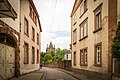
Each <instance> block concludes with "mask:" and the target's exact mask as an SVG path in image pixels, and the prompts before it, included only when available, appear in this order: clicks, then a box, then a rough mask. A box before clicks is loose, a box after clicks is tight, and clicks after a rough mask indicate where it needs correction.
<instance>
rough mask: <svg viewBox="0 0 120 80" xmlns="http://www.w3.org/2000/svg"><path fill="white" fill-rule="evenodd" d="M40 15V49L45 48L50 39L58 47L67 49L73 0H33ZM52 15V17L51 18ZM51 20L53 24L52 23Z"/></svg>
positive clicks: (43, 49)
mask: <svg viewBox="0 0 120 80" xmlns="http://www.w3.org/2000/svg"><path fill="white" fill-rule="evenodd" d="M33 1H34V3H35V6H36V8H37V11H38V13H39V15H40V22H41V26H42V30H43V32H42V33H41V51H45V50H46V46H47V44H49V43H50V41H52V42H53V44H55V45H56V47H59V48H62V49H64V48H67V49H69V44H70V41H71V39H70V29H71V18H70V14H71V12H72V8H73V4H74V2H75V0H57V5H56V9H55V15H54V8H55V2H56V0H33ZM53 15H54V19H53ZM52 20H53V24H52Z"/></svg>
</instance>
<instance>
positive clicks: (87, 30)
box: [71, 0, 120, 79]
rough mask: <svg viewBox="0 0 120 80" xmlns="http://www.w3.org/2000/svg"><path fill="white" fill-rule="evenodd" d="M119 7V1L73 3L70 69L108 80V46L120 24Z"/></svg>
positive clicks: (109, 73)
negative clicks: (119, 23)
mask: <svg viewBox="0 0 120 80" xmlns="http://www.w3.org/2000/svg"><path fill="white" fill-rule="evenodd" d="M119 6H120V2H119V0H75V4H74V6H73V10H72V13H71V45H72V49H71V51H72V68H74V69H79V70H78V71H79V72H84V73H87V74H89V75H94V76H96V77H100V78H105V79H106V78H109V77H110V76H111V73H112V53H111V44H112V39H113V38H114V34H115V30H116V26H117V24H118V22H119V21H120V20H119V19H120V17H119V16H120V13H119V12H120V10H119V9H120V8H119ZM95 74H96V75H95ZM105 75H106V76H105ZM101 76H102V77H101Z"/></svg>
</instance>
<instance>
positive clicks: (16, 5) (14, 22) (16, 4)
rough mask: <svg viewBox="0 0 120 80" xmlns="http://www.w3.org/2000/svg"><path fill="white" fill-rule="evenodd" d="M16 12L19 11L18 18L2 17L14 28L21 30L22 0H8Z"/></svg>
mask: <svg viewBox="0 0 120 80" xmlns="http://www.w3.org/2000/svg"><path fill="white" fill-rule="evenodd" d="M8 2H9V3H10V4H11V6H12V7H13V9H14V10H15V12H16V13H17V18H16V19H15V20H13V19H12V18H0V20H2V21H3V22H5V23H7V25H9V26H10V27H12V28H13V29H14V30H16V31H17V32H19V23H20V20H19V19H20V16H19V15H20V0H8Z"/></svg>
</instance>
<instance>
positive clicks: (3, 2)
mask: <svg viewBox="0 0 120 80" xmlns="http://www.w3.org/2000/svg"><path fill="white" fill-rule="evenodd" d="M0 18H12V19H15V18H17V13H16V12H15V10H14V9H13V7H12V6H11V4H10V3H9V1H8V0H0Z"/></svg>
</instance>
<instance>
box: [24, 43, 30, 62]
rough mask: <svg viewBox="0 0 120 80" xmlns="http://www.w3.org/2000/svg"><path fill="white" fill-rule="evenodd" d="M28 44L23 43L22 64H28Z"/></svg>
mask: <svg viewBox="0 0 120 80" xmlns="http://www.w3.org/2000/svg"><path fill="white" fill-rule="evenodd" d="M28 50H29V48H28V44H27V43H24V64H28V63H29V56H28Z"/></svg>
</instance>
